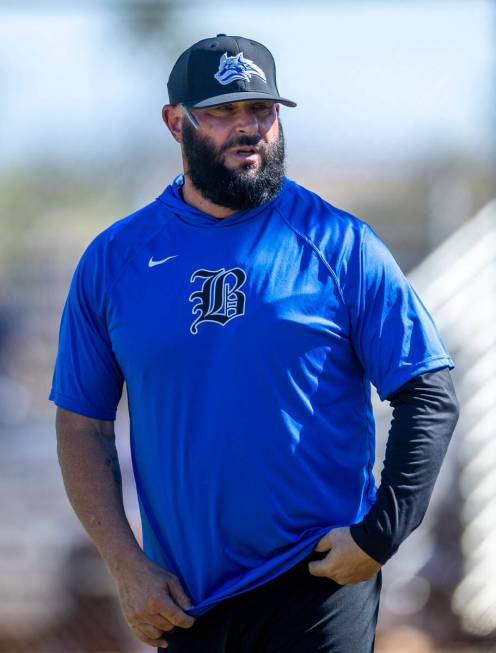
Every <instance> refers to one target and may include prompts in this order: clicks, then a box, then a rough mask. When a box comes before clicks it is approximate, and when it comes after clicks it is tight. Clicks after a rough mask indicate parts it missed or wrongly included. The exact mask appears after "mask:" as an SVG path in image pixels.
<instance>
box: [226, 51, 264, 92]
mask: <svg viewBox="0 0 496 653" xmlns="http://www.w3.org/2000/svg"><path fill="white" fill-rule="evenodd" d="M252 76H255V77H260V79H263V81H264V82H265V83H267V78H266V77H265V73H264V71H263V70H262V69H261V68H259V66H257V64H255V63H253V61H251V60H250V59H245V58H244V57H243V53H242V52H240V53H239V54H236V55H234V56H232V57H228V56H227V52H224V54H223V55H222V57H221V58H220V63H219V70H218V71H217V72H216V73H215V75H214V77H215V79H216V80H217V81H218V82H219V84H222V85H223V86H226V85H227V84H230V83H231V82H234V81H235V80H236V79H242V80H244V81H245V82H249V81H250V78H251V77H252Z"/></svg>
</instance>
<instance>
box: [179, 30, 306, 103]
mask: <svg viewBox="0 0 496 653" xmlns="http://www.w3.org/2000/svg"><path fill="white" fill-rule="evenodd" d="M167 89H168V91H169V102H170V103H171V104H184V105H186V106H188V107H192V108H197V109H200V108H203V107H212V106H215V105H217V104H227V103H228V102H239V101H241V100H260V99H262V100H275V101H276V102H280V103H281V104H285V105H286V106H288V107H295V106H296V102H293V101H292V100H288V99H286V98H283V97H281V96H280V95H279V91H278V90H277V84H276V66H275V63H274V58H273V56H272V54H271V53H270V52H269V50H268V49H267V48H266V47H265V46H264V45H262V44H261V43H258V42H257V41H252V40H251V39H246V38H243V37H242V36H226V35H225V34H217V36H216V37H215V38H211V39H203V40H202V41H198V43H195V44H194V45H192V46H191V47H190V48H188V49H187V50H186V51H185V52H183V53H182V55H181V56H180V57H179V59H178V60H177V61H176V63H175V64H174V67H173V68H172V71H171V74H170V77H169V81H168V82H167Z"/></svg>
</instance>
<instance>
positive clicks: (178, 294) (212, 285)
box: [107, 239, 349, 373]
mask: <svg viewBox="0 0 496 653" xmlns="http://www.w3.org/2000/svg"><path fill="white" fill-rule="evenodd" d="M107 318H108V326H109V332H110V336H111V340H112V346H113V348H114V351H115V353H116V356H117V359H118V360H119V363H120V364H121V366H122V367H123V370H124V372H125V373H126V369H128V370H131V369H136V366H138V365H139V366H140V367H141V369H148V368H153V366H155V365H157V364H158V363H159V362H160V364H164V363H167V365H169V366H172V367H173V368H177V367H178V366H180V365H181V362H184V361H188V363H189V364H191V363H192V362H193V361H197V364H198V365H205V364H208V361H209V359H210V358H211V357H212V356H215V355H219V356H232V357H235V356H236V355H241V354H242V355H243V357H244V358H245V357H247V356H248V358H249V357H250V356H253V357H254V358H256V359H257V360H259V361H260V360H261V359H263V358H264V357H265V358H266V359H267V360H269V359H270V358H271V357H272V356H273V355H274V352H275V351H281V350H282V351H284V352H285V356H289V357H290V358H291V357H293V358H294V357H297V356H301V355H304V354H305V353H306V352H310V351H312V350H316V349H319V348H329V347H332V346H334V345H335V343H336V342H338V341H342V342H347V341H348V339H349V338H348V320H347V312H346V309H345V307H344V306H343V304H342V300H341V299H340V296H339V293H338V289H337V288H336V286H335V283H334V280H333V279H332V277H331V275H330V274H329V272H328V270H327V269H326V268H325V265H324V264H323V263H322V261H321V260H320V258H319V257H318V256H316V255H315V254H314V253H313V252H312V251H311V250H309V248H307V247H306V246H305V245H302V244H301V243H298V242H297V241H296V240H294V239H288V240H287V241H286V242H285V246H281V244H280V243H279V246H277V247H274V246H271V243H270V242H269V243H267V242H263V241H262V242H258V243H257V242H255V243H253V242H249V241H248V242H245V241H243V242H240V243H236V246H232V247H231V248H227V247H226V248H222V247H219V246H216V247H215V249H214V248H212V249H210V250H209V248H208V242H207V243H205V246H204V247H195V246H194V245H193V246H190V247H188V246H186V244H183V245H182V246H181V244H179V243H176V246H175V247H174V246H173V245H170V244H169V245H168V246H164V247H157V244H156V243H155V245H154V247H150V248H145V249H144V250H143V251H142V252H141V254H140V255H139V256H137V257H136V258H135V260H134V261H133V262H132V264H131V265H129V266H128V268H127V270H126V274H125V275H124V276H123V277H122V279H120V281H119V282H118V283H117V284H116V285H115V287H114V288H113V291H112V294H111V297H110V298H109V311H108V316H107Z"/></svg>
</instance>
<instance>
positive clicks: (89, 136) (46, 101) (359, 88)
mask: <svg viewBox="0 0 496 653" xmlns="http://www.w3.org/2000/svg"><path fill="white" fill-rule="evenodd" d="M219 32H224V33H227V34H240V35H244V36H248V37H251V38H254V39H256V40H259V41H262V42H263V43H265V44H266V45H267V46H268V47H269V48H270V49H271V51H272V52H273V54H274V56H275V59H276V62H277V64H278V86H279V90H280V91H281V93H282V94H283V95H285V96H286V97H289V98H292V99H295V100H296V101H297V102H298V107H297V108H296V109H294V110H289V109H286V108H284V107H282V112H281V113H282V121H283V123H284V127H285V133H286V141H287V147H288V172H289V176H291V177H293V178H294V179H296V180H297V181H299V182H300V183H302V184H304V185H306V186H307V187H309V188H310V189H312V190H315V191H317V192H318V193H320V194H321V195H322V196H323V197H325V198H326V199H327V200H329V201H330V202H331V203H333V204H335V205H337V206H339V207H341V208H343V209H346V210H348V211H350V212H352V213H354V214H356V215H358V216H359V217H361V218H362V219H364V220H366V221H367V222H369V223H370V224H372V225H373V227H374V228H375V229H376V230H377V231H378V232H379V233H380V234H381V236H382V237H383V239H384V240H385V241H386V243H387V244H388V245H389V247H390V249H391V250H392V252H393V254H394V255H395V257H396V259H397V260H398V261H399V263H400V265H401V266H402V268H403V270H404V271H405V272H407V273H408V275H409V278H410V279H411V280H412V283H413V284H414V286H415V287H416V289H417V290H418V291H419V292H420V293H421V295H422V297H423V299H424V301H425V303H426V304H427V306H428V307H429V309H430V310H431V311H432V313H433V314H434V317H435V319H436V321H437V323H438V326H439V328H440V329H441V332H442V334H443V336H444V338H445V340H446V341H447V344H448V347H449V349H450V350H451V353H452V355H453V357H454V359H455V363H456V364H457V368H456V370H455V372H454V374H455V377H456V379H455V380H456V383H457V389H458V394H459V398H460V402H461V414H462V416H461V419H460V422H459V425H458V427H457V431H456V435H455V438H454V441H453V444H452V446H451V448H450V451H449V455H448V457H447V459H446V461H445V464H444V467H443V471H442V474H441V477H440V480H439V482H438V485H437V488H436V491H435V494H434V497H433V499H432V503H431V507H430V509H429V513H428V515H427V517H426V518H425V520H424V522H423V524H422V526H421V527H420V528H419V529H418V530H417V531H416V532H415V534H414V535H413V536H412V537H411V538H409V540H407V542H405V544H404V545H403V546H402V548H401V549H400V551H399V553H398V554H397V555H396V556H395V557H394V558H393V559H392V560H391V561H390V562H389V563H388V564H387V565H386V567H385V569H384V591H383V599H382V607H381V613H380V621H379V628H378V639H377V648H376V650H377V651H378V652H379V653H428V652H434V651H435V652H444V653H450V652H454V651H462V652H463V653H470V652H472V651H474V652H475V651H496V437H495V436H496V433H495V431H496V426H495V425H496V407H495V402H496V378H495V370H496V346H495V339H496V203H495V201H494V199H493V198H494V196H495V194H496V185H495V181H496V2H493V1H491V0H457V1H455V0H389V1H379V0H377V1H374V0H369V1H367V0H341V1H338V0H328V1H324V0H322V1H321V2H318V1H314V0H306V2H305V3H300V2H298V3H297V2H294V3H292V2H290V1H289V0H286V1H285V2H282V1H281V2H278V1H277V0H272V1H271V0H264V1H260V2H257V1H256V0H252V1H251V2H250V3H247V2H244V1H243V0H238V2H236V3H232V2H221V1H219V2H209V1H208V0H202V1H201V2H193V1H182V2H179V1H171V2H161V1H158V0H87V1H86V2H82V1H81V2H77V1H76V0H73V1H72V2H70V3H68V2H63V1H59V2H57V1H55V0H53V1H51V2H48V1H44V0H32V1H30V0H22V1H19V0H16V1H12V2H8V1H5V0H4V1H3V2H2V1H1V0H0V89H1V95H0V219H1V231H0V444H1V451H2V454H1V456H0V497H1V503H0V653H24V652H27V651H30V652H31V653H83V652H95V653H119V652H121V651H122V652H124V651H126V652H132V653H139V652H141V651H143V650H145V649H146V650H150V649H149V648H148V647H142V646H141V645H140V644H139V643H137V641H136V640H134V639H133V637H132V635H131V634H130V633H129V632H128V630H127V627H126V625H125V624H124V623H123V620H122V618H121V616H120V610H119V607H118V604H117V602H116V597H115V594H114V589H113V586H112V583H111V582H110V580H109V578H108V576H107V574H106V571H105V569H104V568H103V566H102V563H101V562H100V560H99V558H98V556H97V555H96V553H95V550H94V548H93V546H92V545H91V544H90V543H89V542H88V540H87V538H86V536H85V534H84V532H83V531H82V529H81V527H80V526H79V523H78V522H77V519H76V518H75V516H74V515H73V513H72V511H71V509H70V508H69V505H68V502H67V500H66V498H65V494H64V490H63V486H62V481H61V478H60V472H59V468H58V464H57V461H56V452H55V434H54V427H53V421H54V407H53V406H52V405H51V404H50V403H49V402H48V401H47V396H48V393H49V390H50V383H51V373H52V368H53V363H54V358H55V354H56V340H57V331H58V323H59V319H60V313H61V310H62V306H63V302H64V300H65V295H66V292H67V289H68V284H69V281H70V277H71V275H72V272H73V270H74V267H75V265H76V263H77V260H78V259H79V257H80V255H81V253H82V251H83V250H84V249H85V247H86V246H87V245H88V243H89V242H90V240H91V239H92V238H93V237H94V236H95V235H96V234H97V233H98V232H99V231H101V230H102V229H103V228H105V227H106V226H107V225H109V224H111V223H112V222H114V221H115V220H117V219H118V218H120V217H122V216H124V215H127V214H129V213H131V212H133V211H134V210H136V209H137V208H139V207H141V206H143V205H144V204H146V203H148V202H149V201H151V200H153V199H154V198H155V197H156V196H157V195H158V194H160V192H161V191H162V190H163V188H164V187H165V186H166V185H167V184H168V183H169V182H170V181H171V179H172V177H173V176H174V175H175V174H177V173H178V172H179V171H180V159H179V153H178V148H177V146H176V144H175V142H174V141H172V139H171V138H170V136H169V134H168V132H166V130H165V128H164V126H163V124H162V122H161V116H160V110H161V107H162V105H163V104H164V103H165V102H166V101H167V94H166V81H167V78H168V74H169V71H170V68H171V66H172V64H173V63H174V61H175V59H176V58H177V57H178V55H179V54H180V53H181V52H182V51H183V50H184V49H185V48H186V47H188V46H189V45H191V44H192V43H193V42H195V41H197V40H199V39H202V38H205V37H208V36H214V35H215V34H217V33H219ZM375 408H376V414H377V422H378V425H377V436H378V441H379V452H378V464H377V472H378V473H379V472H380V467H381V461H382V451H383V446H384V441H385V438H386V436H387V428H388V420H389V417H390V413H389V407H388V406H387V405H384V404H380V402H379V401H378V400H377V399H376V403H375ZM117 433H118V446H119V451H120V457H121V464H122V467H123V469H124V478H125V495H126V496H125V498H126V509H127V514H128V516H129V520H130V522H131V523H132V524H133V526H134V528H135V529H136V532H138V533H139V518H138V513H137V507H136V500H135V489H134V482H133V478H132V472H131V468H130V459H129V449H128V421H127V415H126V402H125V398H124V399H123V402H122V405H121V407H120V412H119V417H118V424H117ZM350 653H352V652H350Z"/></svg>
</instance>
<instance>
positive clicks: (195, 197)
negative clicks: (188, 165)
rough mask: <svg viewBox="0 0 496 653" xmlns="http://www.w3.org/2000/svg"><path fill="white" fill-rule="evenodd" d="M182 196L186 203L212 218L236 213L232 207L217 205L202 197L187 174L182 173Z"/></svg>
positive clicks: (225, 216)
mask: <svg viewBox="0 0 496 653" xmlns="http://www.w3.org/2000/svg"><path fill="white" fill-rule="evenodd" d="M182 197H183V200H184V201H185V202H186V204H190V205H191V206H194V207H195V209H199V210H200V211H203V213H208V215H212V216H213V217H214V218H227V217H228V216H229V215H232V214H233V213H236V211H233V209H228V208H226V207H225V206H219V205H218V204H214V203H213V202H211V201H210V200H207V199H206V198H205V197H203V195H202V194H201V193H200V191H199V190H198V189H196V188H195V187H194V186H193V184H192V183H191V179H190V178H189V176H188V175H187V174H185V175H184V184H183V186H182Z"/></svg>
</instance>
